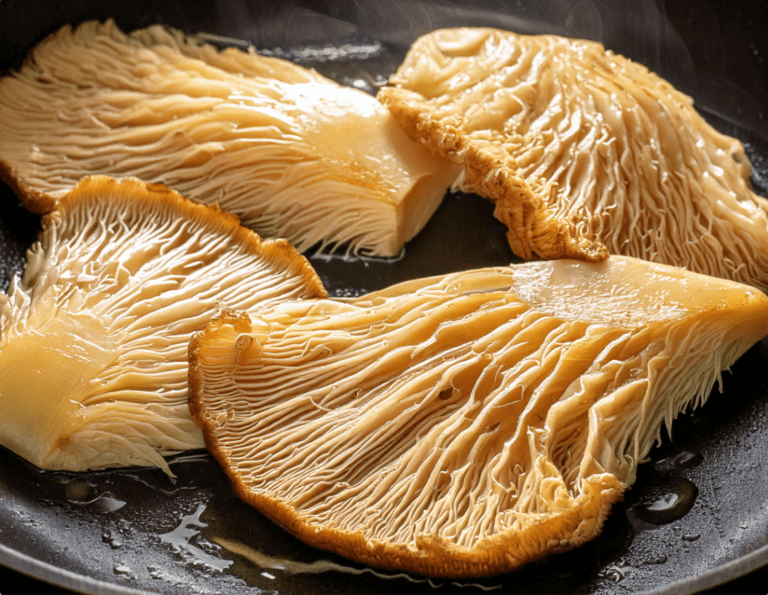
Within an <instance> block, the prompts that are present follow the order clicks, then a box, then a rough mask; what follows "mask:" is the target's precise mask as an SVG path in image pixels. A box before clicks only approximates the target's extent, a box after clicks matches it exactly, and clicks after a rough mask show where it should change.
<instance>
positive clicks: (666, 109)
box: [379, 28, 768, 289]
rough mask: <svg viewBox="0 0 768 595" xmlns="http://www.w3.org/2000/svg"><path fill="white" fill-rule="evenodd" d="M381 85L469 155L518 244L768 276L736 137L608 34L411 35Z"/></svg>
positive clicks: (762, 234) (763, 221)
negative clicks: (606, 44) (608, 45)
mask: <svg viewBox="0 0 768 595" xmlns="http://www.w3.org/2000/svg"><path fill="white" fill-rule="evenodd" d="M389 83H390V84H389V86H387V87H385V88H383V89H382V90H381V91H380V93H379V99H380V100H381V101H382V102H383V103H384V104H386V105H387V106H388V107H389V108H390V110H391V111H392V113H393V115H394V116H395V117H396V119H397V120H398V121H399V122H400V123H401V124H402V125H403V126H404V128H405V129H406V130H407V131H408V134H409V135H410V136H411V137H412V138H415V139H419V140H420V141H421V142H422V143H424V144H425V145H426V146H428V147H430V148H431V149H432V150H433V151H435V152H437V153H439V154H440V155H443V156H446V157H450V158H451V159H454V160H456V161H458V162H460V163H462V164H463V165H464V166H465V170H464V175H463V178H462V179H461V180H460V182H459V185H460V187H461V188H462V189H464V190H466V191H470V192H475V193H478V194H480V195H482V196H485V197H487V198H490V199H492V200H493V201H494V203H495V215H496V217H497V218H498V219H500V220H501V221H502V222H504V223H505V224H506V225H507V227H508V229H509V231H508V234H507V235H508V239H509V243H510V246H511V247H512V250H513V251H514V252H515V254H517V255H518V256H520V257H521V258H524V259H532V258H536V257H541V258H561V257H573V258H582V259H586V260H600V259H603V258H605V257H606V255H607V254H608V253H611V254H623V255H628V256H634V257H637V258H643V259H646V260H651V261H654V262H660V263H666V264H671V265H675V266H681V267H685V268H688V269H690V270H693V271H696V272H700V273H705V274H709V275H714V276H718V277H723V278H726V279H733V280H736V281H740V282H743V283H749V284H751V285H755V286H758V287H760V288H763V289H764V288H766V287H768V214H767V212H766V211H767V208H768V201H766V199H764V198H763V197H760V196H758V195H756V194H755V193H754V192H752V190H751V188H750V183H749V178H750V174H751V168H750V164H749V161H748V160H747V158H746V156H745V153H744V148H743V146H742V145H741V143H740V142H739V141H738V140H736V139H733V138H730V137H728V136H725V135H723V134H720V133H719V132H717V131H716V130H715V129H713V128H712V127H711V126H710V125H709V124H707V123H706V121H705V120H704V119H703V118H702V117H701V116H700V115H699V114H698V113H697V112H696V110H695V109H694V107H693V105H692V101H691V99H690V98H689V97H688V96H686V95H684V94H683V93H681V92H679V91H677V90H676V89H675V88H674V87H673V86H672V85H670V84H669V83H668V82H666V81H665V80H663V79H661V78H660V77H659V76H657V75H655V74H654V73H652V72H650V71H648V69H647V68H645V67H644V66H642V65H640V64H637V63H635V62H632V61H630V60H628V59H627V58H624V57H623V56H620V55H616V54H614V53H612V52H610V51H606V50H605V49H604V48H603V46H602V45H600V44H598V43H594V42H590V41H584V40H578V39H566V38H563V37H557V36H552V35H540V36H525V35H517V34H514V33H511V32H507V31H500V30H496V29H483V28H479V29H474V28H458V29H443V30H438V31H435V32H433V33H430V34H428V35H425V36H423V37H421V38H420V39H418V40H417V41H416V42H415V43H414V44H413V45H412V46H411V48H410V50H409V52H408V54H407V56H406V58H405V60H404V62H403V63H402V65H401V66H400V68H399V69H398V70H397V72H396V73H395V74H394V75H393V76H392V77H391V78H390V80H389Z"/></svg>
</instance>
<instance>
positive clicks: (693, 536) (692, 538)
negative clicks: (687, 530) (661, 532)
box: [682, 533, 701, 542]
mask: <svg viewBox="0 0 768 595" xmlns="http://www.w3.org/2000/svg"><path fill="white" fill-rule="evenodd" d="M700 537H701V535H700V534H698V533H692V534H685V535H683V536H682V540H683V541H689V542H694V541H696V540H698V539H699V538H700Z"/></svg>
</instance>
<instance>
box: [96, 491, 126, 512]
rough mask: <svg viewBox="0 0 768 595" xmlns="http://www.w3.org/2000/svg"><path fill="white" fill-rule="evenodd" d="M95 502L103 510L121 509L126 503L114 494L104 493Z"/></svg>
mask: <svg viewBox="0 0 768 595" xmlns="http://www.w3.org/2000/svg"><path fill="white" fill-rule="evenodd" d="M93 504H94V505H95V506H96V508H98V509H99V510H100V511H102V512H114V511H115V510H120V509H121V508H122V507H123V506H125V504H126V503H125V502H124V501H123V500H118V499H117V498H114V497H112V496H108V495H103V496H99V497H98V498H96V500H94V501H93Z"/></svg>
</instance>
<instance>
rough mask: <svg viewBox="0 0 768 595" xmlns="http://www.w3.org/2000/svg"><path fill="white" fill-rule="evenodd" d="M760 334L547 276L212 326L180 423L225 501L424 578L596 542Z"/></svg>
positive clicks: (531, 272)
mask: <svg viewBox="0 0 768 595" xmlns="http://www.w3.org/2000/svg"><path fill="white" fill-rule="evenodd" d="M766 333H768V297H766V296H765V295H764V294H763V293H762V292H760V291H758V290H756V289H754V288H751V287H747V286H745V285H741V284H738V283H734V282H732V281H727V280H721V279H715V278H712V277H707V276H703V275H699V274H695V273H691V272H688V271H685V270H683V269H679V268H676V267H669V266H665V265H657V264H651V263H648V262H645V261H641V260H637V259H633V258H626V257H610V258H609V259H607V260H605V261H603V262H600V263H587V262H582V261H572V260H560V261H543V262H537V263H525V264H522V265H518V266H511V267H508V268H499V269H482V270H475V271H466V272H461V273H454V274H450V275H446V276H443V277H436V278H429V279H422V280H416V281H410V282H406V283H403V284H399V285H396V286H394V287H391V288H389V289H385V290H382V291H378V292H374V293H372V294H369V295H366V296H363V297H359V298H355V299H350V300H343V301H340V300H336V301H333V300H328V299H325V300H323V299H321V300H297V301H292V302H288V303H284V304H278V305H276V306H274V307H267V308H260V309H259V310H258V311H257V312H252V313H251V314H250V315H248V314H246V313H237V312H228V313H224V314H222V315H221V316H219V317H217V318H215V319H213V320H212V321H211V322H210V323H209V324H208V325H207V326H206V328H205V331H204V332H201V333H196V334H195V335H194V337H193V339H192V342H191V344H190V410H191V412H192V415H193V417H194V418H195V419H196V420H197V421H198V423H199V424H200V425H201V427H202V428H203V432H204V435H205V441H206V444H207V446H208V448H209V450H210V451H211V452H212V453H213V454H214V456H215V457H216V458H217V459H218V461H219V462H220V463H221V465H222V466H223V468H224V469H225V470H226V472H227V473H228V475H229V477H230V479H231V482H232V485H233V489H234V490H235V492H236V494H237V495H238V496H239V497H240V498H242V499H243V500H245V501H246V502H248V503H250V504H252V505H253V506H255V507H256V508H258V509H259V510H261V511H263V512H264V513H266V514H267V515H268V516H270V517H271V518H273V519H274V520H276V521H277V522H278V523H280V524H281V525H283V526H285V527H286V528H287V529H288V530H289V531H291V532H292V533H294V534H295V535H297V536H298V537H300V538H301V539H303V540H304V541H306V542H307V543H309V544H311V545H314V546H317V547H321V548H325V549H328V550H331V551H334V552H337V553H339V554H341V555H344V556H347V557H349V558H352V559H354V560H358V561H360V562H363V563H366V564H370V565H373V566H378V567H384V568H390V569H400V570H407V571H412V572H416V573H421V574H425V575H432V576H448V577H467V576H484V575H490V574H495V573H500V572H505V571H509V570H512V569H514V568H517V567H519V566H521V565H522V564H525V563H527V562H530V561H532V560H536V559H538V558H540V557H542V556H544V555H546V554H548V553H551V552H557V551H563V550H567V549H570V548H573V547H576V546H578V545H580V544H582V543H584V542H585V541H587V540H589V539H591V538H593V537H594V536H596V535H597V534H598V533H599V532H600V530H601V528H602V525H603V521H604V520H605V518H606V515H607V514H608V512H609V509H610V507H611V505H612V503H614V502H616V501H617V500H618V499H620V498H621V496H622V493H623V492H624V491H625V490H626V489H627V487H628V486H629V485H631V484H632V483H633V482H634V480H635V472H636V469H637V465H638V464H639V463H641V462H642V461H643V460H644V459H645V458H646V456H647V455H648V452H649V450H650V449H651V446H652V445H653V443H654V441H655V440H657V438H658V437H659V435H660V432H661V429H662V426H663V425H665V424H666V425H667V426H669V424H671V422H672V420H673V418H674V417H675V416H676V415H677V414H678V413H679V412H680V411H682V410H684V409H685V408H686V407H694V406H697V405H699V404H701V403H702V402H703V401H704V400H705V399H706V398H707V396H708V394H709V391H710V390H711V388H712V386H713V385H714V383H715V382H716V381H717V380H718V378H719V375H720V371H721V370H723V369H726V368H728V366H730V365H731V363H732V362H734V361H735V360H736V358H738V357H739V356H740V355H741V354H742V353H743V352H744V351H745V350H746V349H747V348H749V347H750V346H751V345H752V344H753V343H755V342H756V341H758V340H759V339H760V338H762V337H763V336H764V335H765V334H766Z"/></svg>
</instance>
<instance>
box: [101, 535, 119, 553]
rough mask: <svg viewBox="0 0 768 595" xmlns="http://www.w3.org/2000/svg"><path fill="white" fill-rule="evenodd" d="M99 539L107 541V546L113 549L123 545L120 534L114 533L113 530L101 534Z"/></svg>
mask: <svg viewBox="0 0 768 595" xmlns="http://www.w3.org/2000/svg"><path fill="white" fill-rule="evenodd" d="M101 540H102V541H103V542H104V543H108V544H109V547H111V548H112V549H113V550H116V549H119V548H121V547H122V546H123V540H122V538H121V537H120V535H118V534H116V533H115V532H114V531H107V532H105V533H103V534H102V536H101Z"/></svg>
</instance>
